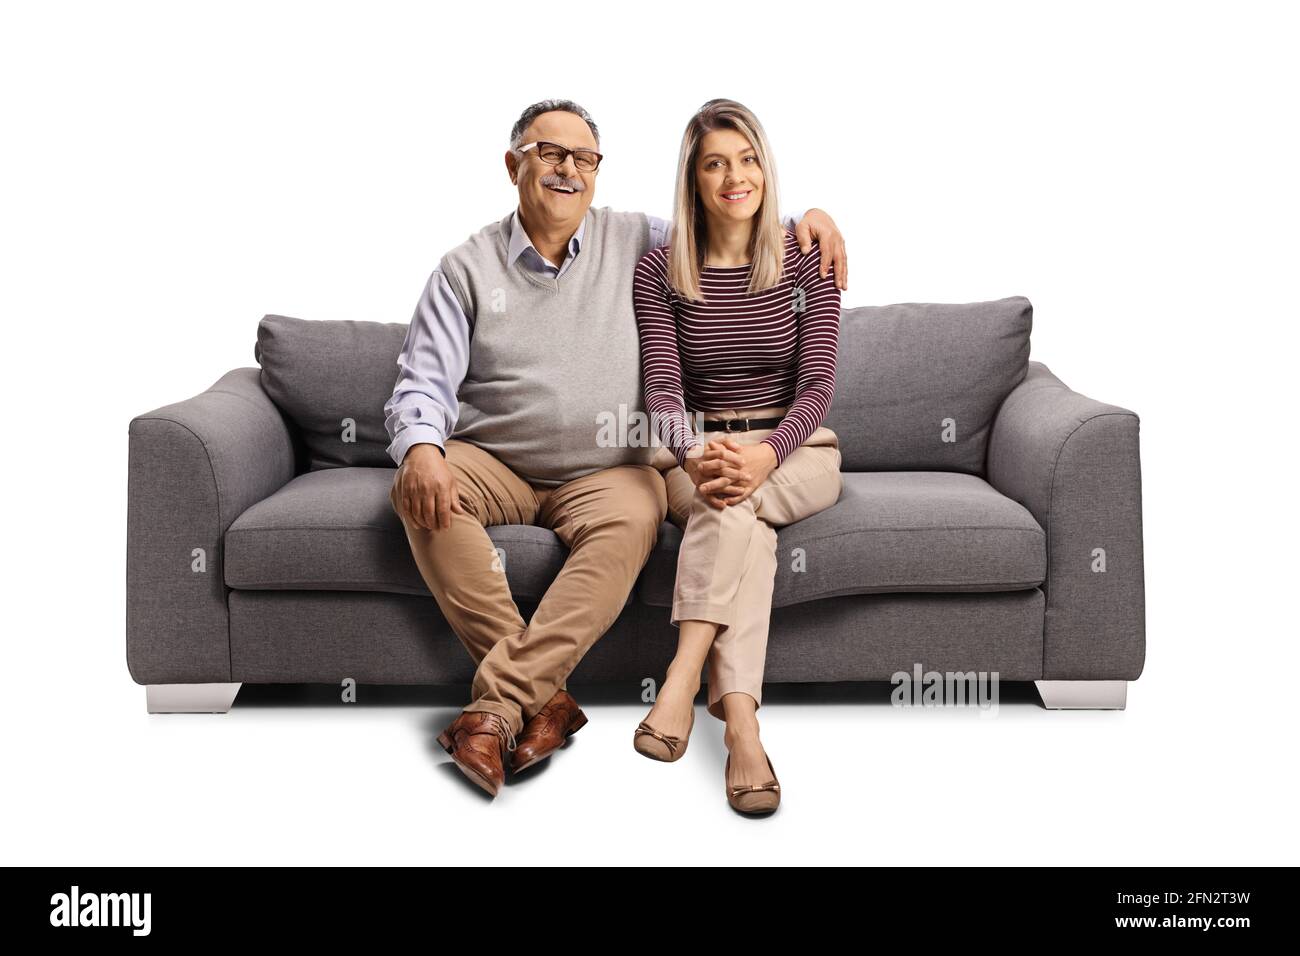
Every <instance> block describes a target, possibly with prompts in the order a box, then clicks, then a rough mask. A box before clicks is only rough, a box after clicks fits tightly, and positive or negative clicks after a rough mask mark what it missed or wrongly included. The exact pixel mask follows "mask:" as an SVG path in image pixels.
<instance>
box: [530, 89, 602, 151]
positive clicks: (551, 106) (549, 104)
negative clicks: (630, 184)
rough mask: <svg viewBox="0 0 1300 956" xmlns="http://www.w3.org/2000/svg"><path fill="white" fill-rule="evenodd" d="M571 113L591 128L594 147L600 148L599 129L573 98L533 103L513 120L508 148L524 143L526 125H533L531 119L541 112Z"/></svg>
mask: <svg viewBox="0 0 1300 956" xmlns="http://www.w3.org/2000/svg"><path fill="white" fill-rule="evenodd" d="M557 111H558V112H562V113H572V114H574V115H575V116H578V117H580V118H581V119H582V120H583V122H585V123H586V124H587V126H588V127H590V129H591V135H592V136H594V137H595V138H596V148H597V149H599V148H600V130H598V129H596V121H595V120H593V119H592V118H591V116H590V115H589V114H588V113H587V111H586V110H584V109H583V108H582V107H581V106H579V105H578V104H577V103H575V102H573V100H542V101H541V102H539V103H534V104H533V105H532V106H530V107H528V109H526V110H524V111H523V113H521V114H520V116H519V119H517V120H515V125H514V128H513V129H511V130H510V148H511V149H518V148H519V147H520V146H522V145H524V133H526V132H528V127H530V126H532V125H533V120H535V119H537V117H539V116H541V115H542V114H543V113H553V112H557Z"/></svg>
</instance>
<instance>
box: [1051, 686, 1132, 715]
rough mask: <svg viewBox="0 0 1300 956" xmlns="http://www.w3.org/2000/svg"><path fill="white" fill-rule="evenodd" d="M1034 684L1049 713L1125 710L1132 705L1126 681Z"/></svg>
mask: <svg viewBox="0 0 1300 956" xmlns="http://www.w3.org/2000/svg"><path fill="white" fill-rule="evenodd" d="M1034 684H1036V685H1037V687H1038V696H1040V697H1042V698H1043V706H1044V707H1046V708H1047V709H1048V710H1123V709H1124V705H1125V704H1127V703H1128V681H1126V680H1036V681H1034Z"/></svg>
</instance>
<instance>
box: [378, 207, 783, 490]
mask: <svg viewBox="0 0 1300 956" xmlns="http://www.w3.org/2000/svg"><path fill="white" fill-rule="evenodd" d="M802 218H803V216H802V215H800V216H799V217H788V218H786V219H785V220H784V221H783V222H784V225H785V226H786V228H788V229H791V230H793V229H794V227H795V225H797V224H798V222H799V220H800V219H802ZM646 219H647V220H649V223H650V248H652V249H653V248H656V247H658V246H662V245H665V244H666V243H667V242H668V237H669V235H670V233H671V231H672V222H671V221H670V220H667V219H660V218H659V217H657V216H646ZM586 228H587V217H586V216H584V217H583V219H582V222H581V223H580V224H579V225H578V231H577V232H575V233H574V234H573V237H572V238H571V239H569V247H568V254H567V255H566V256H565V258H564V261H563V262H562V263H560V265H559V266H558V267H557V266H555V265H552V264H551V263H550V262H549V261H548V260H547V259H545V258H544V257H543V256H542V254H541V253H540V252H538V251H537V249H536V248H535V247H534V246H533V243H532V240H530V239H529V238H528V232H527V231H526V230H525V229H524V228H523V225H522V223H520V221H519V207H518V206H516V207H515V211H514V215H513V216H511V217H510V244H509V245H508V246H507V249H506V268H513V267H514V265H515V263H516V261H517V262H519V264H520V266H522V267H523V268H526V269H529V270H530V271H532V272H539V273H541V274H543V275H545V276H547V277H548V278H552V279H558V278H559V277H560V276H562V275H564V273H565V272H567V271H568V269H569V266H570V265H572V264H573V260H574V258H576V257H577V255H578V253H579V252H581V251H582V234H583V232H584V231H586ZM471 326H472V322H471V320H470V318H469V317H468V316H467V315H466V314H465V311H464V310H463V309H462V308H461V307H460V303H459V302H458V301H457V300H456V296H455V295H454V294H453V293H452V291H451V286H450V285H448V283H447V278H446V276H444V275H443V274H442V271H441V270H439V269H434V270H433V274H432V275H430V276H429V281H428V284H427V285H426V286H425V289H424V294H423V295H422V296H421V297H420V301H419V303H418V304H417V305H416V307H415V315H414V316H413V317H412V319H411V325H410V328H409V329H408V330H407V333H406V341H405V342H404V343H403V345H402V351H401V354H400V355H399V356H398V358H397V366H398V377H397V384H396V385H395V386H394V387H393V395H392V397H391V398H390V399H389V400H388V402H387V403H386V404H385V405H384V416H385V418H384V426H385V427H386V428H387V429H388V435H389V437H390V438H391V439H392V441H391V443H390V444H389V446H388V454H389V455H390V456H391V457H392V459H393V461H395V462H396V463H397V464H399V465H400V464H401V463H402V459H403V458H405V457H406V453H407V452H408V451H409V450H410V448H411V446H412V445H418V444H421V443H422V442H428V443H430V444H433V445H437V446H438V448H439V449H441V448H442V446H443V445H444V443H445V442H446V440H447V437H448V436H449V435H450V434H451V433H452V432H453V431H454V430H455V427H456V420H457V419H458V418H459V417H460V401H459V399H457V397H456V393H457V391H458V390H459V389H460V383H461V382H463V381H464V380H465V373H466V371H467V370H468V369H469V341H470V335H471Z"/></svg>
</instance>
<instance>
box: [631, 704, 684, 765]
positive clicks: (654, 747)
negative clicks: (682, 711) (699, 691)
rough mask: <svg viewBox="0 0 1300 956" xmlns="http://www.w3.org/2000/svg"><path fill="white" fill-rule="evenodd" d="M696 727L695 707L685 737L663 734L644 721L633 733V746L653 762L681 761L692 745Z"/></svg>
mask: <svg viewBox="0 0 1300 956" xmlns="http://www.w3.org/2000/svg"><path fill="white" fill-rule="evenodd" d="M694 726H695V708H694V707H691V722H690V723H689V724H688V725H687V727H686V735H685V736H684V737H673V736H670V735H669V734H661V733H660V732H659V731H657V730H655V729H654V728H653V727H651V726H650V725H649V724H647V723H646V722H645V721H644V720H643V721H641V723H639V724H637V725H636V730H635V731H633V733H632V746H633V747H635V748H636V751H637V753H640V754H644V755H645V756H647V757H649V758H650V759H651V760H662V761H663V762H664V763H672V762H673V761H675V760H679V759H681V756H682V754H684V753H686V745H687V744H688V743H690V739H691V729H692V728H694Z"/></svg>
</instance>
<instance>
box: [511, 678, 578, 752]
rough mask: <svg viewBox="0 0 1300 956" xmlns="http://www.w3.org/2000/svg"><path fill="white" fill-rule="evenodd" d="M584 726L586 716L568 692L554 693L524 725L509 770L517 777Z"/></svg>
mask: <svg viewBox="0 0 1300 956" xmlns="http://www.w3.org/2000/svg"><path fill="white" fill-rule="evenodd" d="M586 725H587V715H586V714H584V713H583V712H582V709H581V708H580V707H579V706H578V702H577V701H576V700H574V699H573V698H572V697H570V696H569V694H568V692H567V691H564V690H557V691H556V692H555V696H554V697H552V698H551V699H550V700H548V701H547V702H546V704H545V705H544V706H543V707H542V709H541V710H539V711H538V712H537V713H536V714H534V715H533V717H532V719H531V720H529V721H528V723H526V724H524V729H523V732H522V733H520V735H519V744H518V746H516V747H515V752H514V755H513V756H512V757H511V759H510V769H511V770H513V771H514V772H515V773H518V772H519V771H520V770H526V769H527V768H529V767H531V766H532V765H533V764H535V763H537V762H538V761H539V760H545V759H546V758H547V757H549V756H550V755H551V754H553V753H555V751H557V750H559V749H560V748H561V747H563V746H564V741H565V740H567V739H568V738H570V737H572V736H573V735H574V734H576V733H577V732H578V731H579V730H581V729H582V728H583V727H585V726H586Z"/></svg>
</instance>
